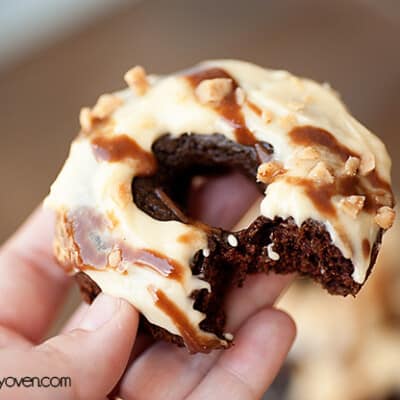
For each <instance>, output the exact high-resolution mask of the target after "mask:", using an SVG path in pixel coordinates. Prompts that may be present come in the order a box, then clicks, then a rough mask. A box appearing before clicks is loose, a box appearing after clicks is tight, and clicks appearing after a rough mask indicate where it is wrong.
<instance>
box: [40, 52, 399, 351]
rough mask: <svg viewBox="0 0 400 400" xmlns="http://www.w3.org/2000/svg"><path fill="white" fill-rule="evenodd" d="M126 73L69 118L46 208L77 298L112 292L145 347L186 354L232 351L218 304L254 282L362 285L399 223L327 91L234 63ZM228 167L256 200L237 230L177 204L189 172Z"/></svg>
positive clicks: (384, 171)
mask: <svg viewBox="0 0 400 400" xmlns="http://www.w3.org/2000/svg"><path fill="white" fill-rule="evenodd" d="M125 80H126V82H127V83H128V86H129V87H128V88H127V89H124V90H122V91H119V92H115V93H113V94H105V95H102V96H100V97H99V99H98V101H97V103H96V104H95V105H94V107H92V108H83V109H82V110H81V113H80V124H81V131H80V133H79V135H78V136H77V138H76V139H75V140H74V141H73V143H72V145H71V149H70V153H69V156H68V159H67V161H66V163H65V165H64V167H63V168H62V170H61V172H60V174H59V176H58V177H57V179H56V180H55V182H54V183H53V185H52V187H51V190H50V194H49V196H48V197H47V198H46V200H45V206H46V207H48V208H51V209H53V210H54V211H55V212H56V215H57V223H56V239H55V245H54V248H55V255H56V258H57V260H58V261H59V263H60V265H61V266H62V267H63V268H64V269H65V271H66V272H67V273H69V274H71V275H75V277H76V279H77V282H78V283H79V285H80V287H81V289H82V291H83V293H84V297H85V298H86V299H87V300H88V301H91V300H93V298H94V297H95V296H96V295H97V294H98V293H99V292H100V291H103V292H105V293H108V294H110V295H114V296H118V297H121V298H124V299H126V300H127V301H129V302H130V303H131V304H133V305H134V306H135V307H136V308H137V309H138V310H139V311H140V313H141V315H142V316H143V321H144V326H146V327H147V329H148V330H149V331H150V332H151V333H152V335H153V336H154V337H155V338H159V339H164V340H168V341H170V342H173V343H176V344H178V345H180V346H182V345H184V346H186V348H187V349H188V351H189V352H191V353H196V352H209V351H211V350H213V349H221V348H227V347H229V346H230V345H231V344H232V340H233V335H232V334H230V333H229V332H225V331H224V325H225V312H224V309H223V308H224V298H225V296H226V293H227V292H228V291H229V289H230V288H232V287H233V286H237V285H239V286H240V285H241V284H242V283H243V282H244V280H245V278H246V276H247V275H248V274H250V273H256V272H269V271H274V272H276V273H283V274H286V273H292V272H297V273H298V274H300V275H304V276H308V277H311V278H312V279H313V280H315V281H316V282H319V283H320V284H321V285H322V286H323V287H324V288H325V289H327V291H328V292H330V293H331V294H339V295H343V296H346V295H348V294H351V295H355V294H356V293H357V292H358V291H359V290H360V288H361V287H362V285H363V284H364V283H365V281H366V279H367V277H368V275H369V274H370V272H371V269H372V266H373V264H374V262H375V259H376V256H377V253H378V250H379V246H380V243H381V239H382V234H383V232H384V231H385V230H387V229H388V228H390V226H391V225H392V223H393V220H394V216H395V214H394V211H393V206H394V198H393V194H392V190H391V183H390V165H391V161H390V158H389V155H388V153H387V151H386V149H385V146H384V144H383V143H382V142H381V141H380V140H379V139H378V138H377V137H376V136H375V135H373V134H372V133H371V132H370V131H368V130H367V129H366V128H365V127H364V126H362V125H361V124H360V123H359V122H357V121H356V120H355V119H354V118H353V117H352V116H351V115H350V114H349V112H348V111H347V109H346V108H345V106H344V105H343V103H342V102H341V101H340V99H339V97H338V94H337V93H336V92H335V91H334V90H332V89H331V88H330V87H329V85H326V84H324V85H320V84H318V83H316V82H314V81H311V80H308V79H303V78H299V77H296V76H293V75H291V74H290V73H288V72H286V71H275V70H267V69H263V68H261V67H259V66H256V65H253V64H250V63H247V62H243V61H235V60H216V61H207V62H204V63H201V64H199V65H197V66H195V67H193V68H191V69H187V70H184V71H180V72H177V73H175V74H172V75H169V76H154V75H147V74H146V72H145V70H144V69H143V68H142V67H134V68H132V69H131V70H129V71H128V72H127V73H126V74H125ZM227 169H233V170H238V171H241V173H243V174H244V175H246V176H247V177H248V178H249V179H250V180H253V182H254V183H255V184H256V185H257V187H258V190H259V191H260V194H261V195H262V196H263V198H262V201H261V203H260V206H259V207H258V211H257V215H256V217H255V219H254V220H253V221H251V223H250V224H248V226H247V227H245V228H244V229H240V230H238V231H227V230H226V229H222V228H220V227H213V226H208V225H207V224H205V223H202V222H201V221H196V220H194V219H193V218H191V217H190V216H188V215H187V212H186V209H185V200H186V196H187V192H188V187H189V186H190V182H191V179H192V177H193V176H195V175H199V174H200V175H202V174H208V173H213V172H215V171H223V170H227ZM235 193H237V196H240V195H241V194H240V188H236V189H235ZM228 312H229V310H228Z"/></svg>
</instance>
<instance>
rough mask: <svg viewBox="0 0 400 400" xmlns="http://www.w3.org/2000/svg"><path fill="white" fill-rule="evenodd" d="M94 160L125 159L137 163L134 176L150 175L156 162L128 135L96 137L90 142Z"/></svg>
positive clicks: (115, 160) (151, 155) (154, 170)
mask: <svg viewBox="0 0 400 400" xmlns="http://www.w3.org/2000/svg"><path fill="white" fill-rule="evenodd" d="M91 143H92V147H93V151H94V154H95V157H96V159H98V160H100V161H108V162H118V161H123V160H126V159H132V160H135V161H137V171H136V176H147V175H152V174H154V173H155V172H156V170H157V161H156V159H155V157H154V155H153V154H152V153H149V152H147V151H145V150H143V149H142V148H141V147H140V146H139V145H138V144H137V143H136V141H135V140H133V139H132V138H131V137H129V136H128V135H118V136H110V137H107V136H96V137H94V138H93V139H92V141H91Z"/></svg>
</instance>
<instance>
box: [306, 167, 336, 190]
mask: <svg viewBox="0 0 400 400" xmlns="http://www.w3.org/2000/svg"><path fill="white" fill-rule="evenodd" d="M308 176H309V178H311V179H313V180H314V181H316V182H317V183H318V184H321V185H323V184H330V183H333V182H334V178H333V176H332V174H331V173H330V172H329V170H328V168H327V167H326V164H325V163H324V162H323V161H319V162H318V163H317V164H316V165H315V167H314V168H313V169H312V170H311V171H310V173H309V174H308Z"/></svg>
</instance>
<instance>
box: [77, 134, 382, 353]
mask: <svg viewBox="0 0 400 400" xmlns="http://www.w3.org/2000/svg"><path fill="white" fill-rule="evenodd" d="M152 150H153V153H154V156H155V157H156V159H157V165H158V168H157V172H156V173H155V174H153V175H151V176H145V177H136V178H134V180H133V182H132V194H133V199H134V202H135V204H136V205H137V206H138V207H139V208H140V209H142V210H143V211H144V212H146V213H147V214H148V215H150V216H151V217H152V218H155V219H158V220H163V221H167V220H177V221H180V222H183V223H191V224H196V223H199V224H201V223H200V222H199V221H193V220H192V218H191V217H190V216H187V206H188V205H187V197H188V196H187V195H188V191H189V188H190V184H191V180H192V178H193V176H197V175H207V174H214V173H220V172H224V171H229V170H232V169H235V170H239V171H240V172H242V173H243V174H245V175H246V176H248V177H249V179H252V180H255V179H256V174H257V166H258V165H259V164H260V158H262V159H263V161H264V162H265V160H266V159H268V158H269V157H272V154H273V147H272V146H271V145H270V144H268V143H257V145H256V146H253V145H244V144H239V143H237V142H234V141H231V140H229V139H227V138H226V137H225V136H224V135H221V134H211V135H204V134H183V135H181V136H179V137H172V136H170V135H168V134H166V135H164V136H162V137H161V138H160V139H158V140H157V141H156V142H154V144H153V148H152ZM258 187H259V190H260V193H263V192H264V190H265V184H261V183H259V184H258ZM202 227H203V228H204V229H205V230H206V232H207V235H208V248H209V251H210V254H209V255H208V256H207V257H204V255H203V253H202V252H201V251H198V252H197V253H196V254H195V255H194V256H193V259H192V261H191V269H192V272H193V274H194V275H200V274H201V276H202V277H203V278H202V279H204V280H205V281H207V282H208V283H209V284H210V286H211V291H207V290H205V289H203V290H199V291H196V292H193V293H192V294H191V296H192V297H193V299H194V300H195V302H194V308H195V309H197V310H199V311H201V312H203V313H204V314H205V315H206V318H205V319H204V320H203V321H202V322H201V323H200V327H201V329H203V330H204V331H208V332H212V333H215V334H216V335H217V336H219V337H221V338H222V337H223V336H222V334H223V329H224V325H225V310H224V308H223V303H224V298H225V296H226V293H227V292H228V291H229V290H230V289H231V288H232V287H235V286H241V285H242V284H243V282H244V280H245V279H246V276H247V274H252V273H257V272H263V273H268V272H270V271H274V272H276V273H280V274H287V273H292V272H297V273H298V274H300V275H303V276H307V277H310V278H312V279H313V280H314V281H316V282H318V283H320V284H321V285H322V286H323V287H324V288H325V289H327V290H328V292H329V293H331V294H339V295H343V296H346V295H348V294H351V295H355V294H356V293H357V292H358V291H359V290H360V288H361V286H362V285H361V284H358V283H356V282H355V281H354V280H353V278H352V273H353V265H352V262H351V261H350V260H349V259H346V258H344V257H343V255H342V253H341V251H340V250H339V249H338V248H337V247H336V246H334V245H333V244H332V242H331V239H330V236H329V233H328V232H327V231H326V228H325V226H324V225H323V224H322V223H321V222H318V221H315V220H312V219H307V220H306V221H304V222H303V223H302V224H301V226H297V225H296V223H295V222H294V220H293V218H287V219H282V218H275V219H273V220H271V219H268V218H266V217H264V216H259V217H258V218H256V219H255V220H254V221H253V222H252V223H251V224H250V225H249V226H248V227H247V228H246V229H242V230H240V231H236V232H229V231H227V230H224V229H221V228H219V227H211V226H205V225H204V224H202ZM231 233H234V235H235V237H236V239H237V245H236V246H232V245H230V244H229V242H228V240H227V238H228V236H229V235H230V234H231ZM381 237H382V230H381V231H380V234H379V236H378V238H377V240H376V242H375V243H374V244H373V249H372V256H371V262H370V267H369V271H368V274H369V272H370V270H371V268H372V266H373V264H374V263H375V259H376V256H377V253H378V250H379V245H380V242H381ZM271 243H273V251H274V253H276V256H275V257H271V254H270V253H269V251H270V250H269V249H268V245H269V244H271ZM76 280H77V282H78V284H79V285H80V288H81V290H82V293H83V296H84V299H85V300H87V301H89V302H90V301H92V300H93V299H94V298H95V297H96V296H97V294H98V293H99V292H100V291H101V290H100V288H99V287H98V286H97V284H96V283H95V282H93V281H92V280H91V279H90V278H89V276H88V275H86V274H85V273H84V272H79V273H78V274H77V275H76ZM227 312H229V310H228V311H227ZM142 327H143V328H145V329H147V330H148V331H149V332H150V333H151V334H152V336H153V337H154V338H156V339H163V340H167V341H170V342H173V343H176V344H178V345H183V341H182V338H181V337H180V336H177V335H173V334H171V333H169V332H168V331H166V330H165V329H163V328H161V327H159V326H156V325H153V324H150V323H149V322H148V321H146V320H145V319H144V317H142Z"/></svg>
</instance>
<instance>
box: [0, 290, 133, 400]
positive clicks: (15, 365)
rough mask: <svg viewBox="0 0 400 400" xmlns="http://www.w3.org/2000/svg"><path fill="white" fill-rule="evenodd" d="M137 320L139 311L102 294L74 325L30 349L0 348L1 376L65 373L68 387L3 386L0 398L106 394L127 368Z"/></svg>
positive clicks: (74, 398)
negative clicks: (76, 325)
mask: <svg viewBox="0 0 400 400" xmlns="http://www.w3.org/2000/svg"><path fill="white" fill-rule="evenodd" d="M137 323H138V314H137V312H136V310H135V309H134V308H133V307H132V306H131V305H129V304H128V303H127V302H125V301H123V300H121V299H116V298H113V297H111V296H107V295H104V294H100V295H99V296H98V297H97V298H96V300H95V301H94V302H93V304H92V305H91V306H90V307H89V308H88V310H87V312H86V314H85V315H84V316H83V318H82V320H81V321H80V323H79V326H78V328H77V329H75V330H73V331H71V332H69V333H66V334H62V335H60V336H56V337H54V338H52V339H50V340H48V341H46V342H44V343H43V344H41V345H40V346H37V347H33V348H30V349H29V350H18V351H17V350H4V351H0V376H17V377H20V376H37V377H45V376H47V377H53V376H56V377H69V378H70V386H68V385H67V386H66V387H57V388H53V387H52V388H38V387H37V385H36V386H35V387H33V388H29V389H28V388H26V387H21V388H20V389H18V388H15V387H14V388H12V389H11V388H5V387H3V388H2V390H0V399H3V398H4V399H9V398H13V399H19V398H21V399H22V398H23V399H26V398H29V399H41V400H42V399H43V400H47V399H67V400H83V399H85V400H91V399H94V400H98V399H102V398H105V397H106V395H107V394H108V393H109V392H110V391H111V390H112V388H113V387H114V386H115V384H116V383H117V382H118V380H119V378H120V376H121V375H122V373H123V370H124V368H125V367H126V364H127V362H128V358H129V354H130V351H131V348H132V345H133V342H134V339H135V335H136V330H137ZM0 384H1V382H0ZM2 396H3V397H2Z"/></svg>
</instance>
